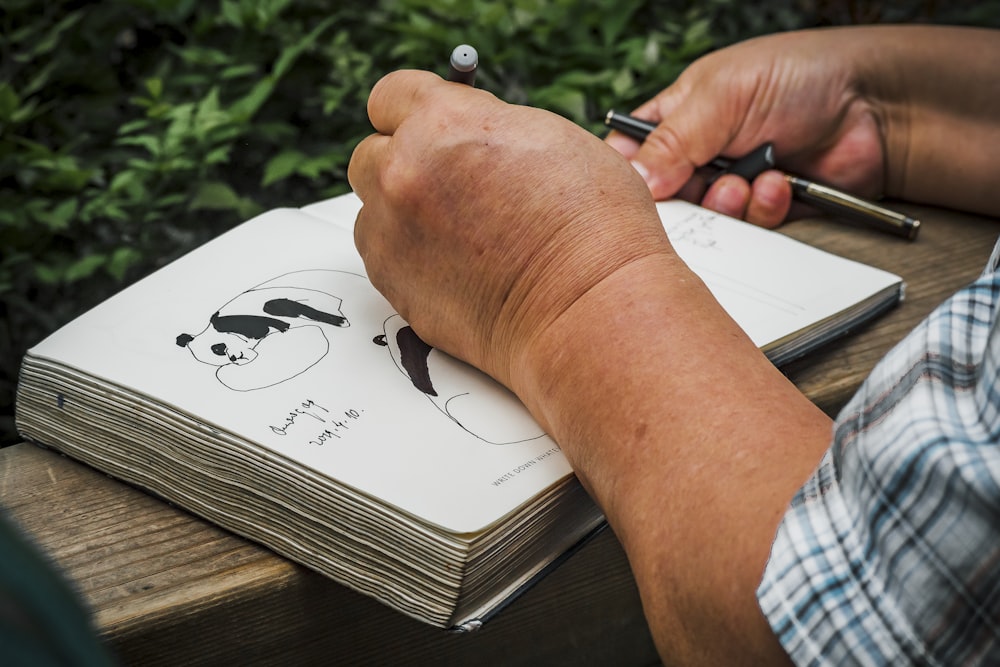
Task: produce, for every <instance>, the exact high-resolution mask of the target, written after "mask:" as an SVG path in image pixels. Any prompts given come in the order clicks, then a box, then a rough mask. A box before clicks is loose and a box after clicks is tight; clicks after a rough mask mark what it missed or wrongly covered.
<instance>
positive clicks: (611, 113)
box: [604, 109, 615, 125]
mask: <svg viewBox="0 0 1000 667" xmlns="http://www.w3.org/2000/svg"><path fill="white" fill-rule="evenodd" d="M614 117H615V110H614V109H609V110H608V113H606V114H604V124H605V125H610V124H611V119H612V118H614Z"/></svg>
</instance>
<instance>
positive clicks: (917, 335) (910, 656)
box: [757, 243, 1000, 666]
mask: <svg viewBox="0 0 1000 667" xmlns="http://www.w3.org/2000/svg"><path fill="white" fill-rule="evenodd" d="M998 263H1000V243H998V244H997V247H996V248H995V249H994V251H993V257H992V258H991V259H990V263H989V265H988V266H987V269H986V271H985V272H984V273H983V275H982V276H981V277H980V279H979V280H978V281H976V282H975V283H973V284H972V285H970V286H969V287H967V288H965V289H964V290H962V291H960V292H959V293H958V294H956V295H955V296H953V297H952V298H951V299H949V300H948V301H946V302H945V303H943V304H942V305H941V306H940V307H938V309H937V310H935V311H934V312H933V313H932V314H931V315H930V316H929V317H928V318H927V319H926V320H925V321H924V322H923V323H922V324H921V325H920V326H919V327H918V328H917V329H915V330H914V331H913V332H912V333H911V334H910V335H909V336H908V337H907V338H906V339H905V340H903V341H902V342H901V343H900V344H899V345H898V346H896V348H895V349H893V350H892V351H891V352H890V353H889V354H888V355H887V356H886V357H885V359H883V360H882V361H881V362H880V363H879V365H878V366H877V367H876V368H875V369H874V370H873V371H872V374H871V376H870V377H869V378H868V380H867V381H866V382H865V384H864V385H863V386H862V387H861V389H860V390H859V391H858V394H857V395H856V396H855V397H854V398H853V399H852V401H851V402H850V403H849V404H848V405H847V406H846V407H845V408H844V410H843V411H842V412H841V414H840V416H839V417H838V419H837V423H836V427H835V431H834V440H833V444H832V445H831V448H830V450H829V451H828V452H827V454H826V456H825V457H824V458H823V460H822V462H821V463H820V465H819V468H818V469H817V471H816V472H815V474H814V475H813V477H812V478H811V479H810V480H809V481H808V482H807V483H806V484H805V486H803V487H802V489H801V490H800V491H799V492H798V494H797V495H796V496H795V498H794V499H793V501H792V504H791V506H790V507H789V509H788V511H787V513H786V515H785V517H784V520H783V522H782V524H781V527H780V528H779V530H778V534H777V537H776V538H775V542H774V545H773V547H772V549H771V558H770V561H769V562H768V565H767V568H766V571H765V573H764V578H763V580H762V582H761V584H760V587H759V588H758V590H757V596H758V599H759V601H760V605H761V609H762V610H763V611H764V614H765V615H766V616H767V618H768V620H769V621H770V623H771V627H772V628H773V630H774V632H775V634H776V635H777V637H778V639H779V640H780V641H781V643H782V645H783V646H784V647H785V650H786V651H787V652H788V654H789V655H790V656H791V657H792V659H793V661H794V662H795V663H796V664H799V665H890V664H891V665H900V664H920V665H949V666H951V665H987V664H989V665H1000V321H998V320H1000V272H998V271H997V265H998Z"/></svg>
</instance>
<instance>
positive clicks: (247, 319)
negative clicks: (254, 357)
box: [209, 312, 289, 339]
mask: <svg viewBox="0 0 1000 667" xmlns="http://www.w3.org/2000/svg"><path fill="white" fill-rule="evenodd" d="M209 321H210V322H211V323H212V327H213V328H214V329H215V330H216V331H218V332H219V333H234V334H239V335H241V336H245V337H247V338H254V339H260V338H264V337H265V336H267V335H268V334H269V333H271V329H275V330H277V331H282V332H284V331H287V330H288V327H289V324H288V322H283V321H282V320H276V319H274V318H273V317H263V316H262V315H219V313H218V312H216V313H215V314H214V315H212V317H211V318H210V320H209Z"/></svg>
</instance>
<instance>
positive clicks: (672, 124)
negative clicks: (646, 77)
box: [629, 63, 742, 199]
mask: <svg viewBox="0 0 1000 667" xmlns="http://www.w3.org/2000/svg"><path fill="white" fill-rule="evenodd" d="M697 65H698V63H695V64H694V65H692V66H691V67H689V68H688V69H687V70H685V71H684V73H683V74H681V76H680V77H679V78H678V79H677V81H676V83H674V84H673V85H671V86H669V87H668V88H666V89H665V90H663V91H662V92H661V93H660V94H658V95H657V96H656V97H654V98H653V99H651V100H649V101H648V102H646V103H645V104H643V105H642V106H640V107H639V108H638V109H636V110H635V112H634V115H635V116H637V117H639V118H644V119H646V120H649V121H651V122H654V123H656V129H654V130H653V131H652V132H651V133H650V134H649V136H647V137H646V140H645V141H644V142H643V144H642V145H641V146H640V147H639V148H638V150H637V151H635V152H634V153H633V154H632V155H631V156H629V157H630V159H631V161H632V164H633V166H634V167H635V168H636V171H638V172H639V174H640V175H642V177H643V178H644V179H645V181H646V184H647V186H648V187H649V190H650V192H651V193H652V195H653V198H654V199H667V198H669V197H673V196H675V195H676V194H677V193H678V192H679V191H680V190H681V188H682V187H683V186H684V185H685V184H686V183H687V182H688V181H689V180H690V179H691V176H692V175H693V174H694V170H695V169H697V168H698V167H701V166H704V165H706V164H708V163H709V162H711V160H712V159H713V158H715V157H718V156H720V155H727V153H728V152H730V151H731V150H732V151H733V152H735V154H737V155H741V154H742V153H739V152H738V149H739V147H738V146H733V145H731V144H732V142H733V139H734V137H735V136H736V135H737V133H738V131H739V127H740V123H739V121H738V119H737V118H736V114H733V113H731V111H732V109H733V104H732V100H728V99H726V96H727V93H728V94H730V95H731V94H733V91H725V90H717V89H715V87H714V86H712V85H711V83H712V81H711V77H709V80H705V77H699V74H700V72H699V70H700V69H702V68H699V67H697Z"/></svg>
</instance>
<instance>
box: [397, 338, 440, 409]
mask: <svg viewBox="0 0 1000 667" xmlns="http://www.w3.org/2000/svg"><path fill="white" fill-rule="evenodd" d="M396 343H397V344H398V345H399V357H400V362H401V363H402V364H403V369H404V370H405V371H406V374H407V375H409V376H410V382H412V383H413V386H414V387H416V388H417V389H419V390H420V391H422V392H424V393H425V394H427V395H428V396H437V392H436V391H435V390H434V384H433V383H432V382H431V376H430V371H428V370H427V357H428V356H429V355H430V353H431V350H432V349H434V348H432V347H431V346H430V345H428V344H427V343H425V342H424V341H423V340H421V338H420V336H418V335H417V334H416V332H414V331H413V328H412V327H403V328H402V329H400V330H399V331H398V332H397V333H396Z"/></svg>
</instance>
